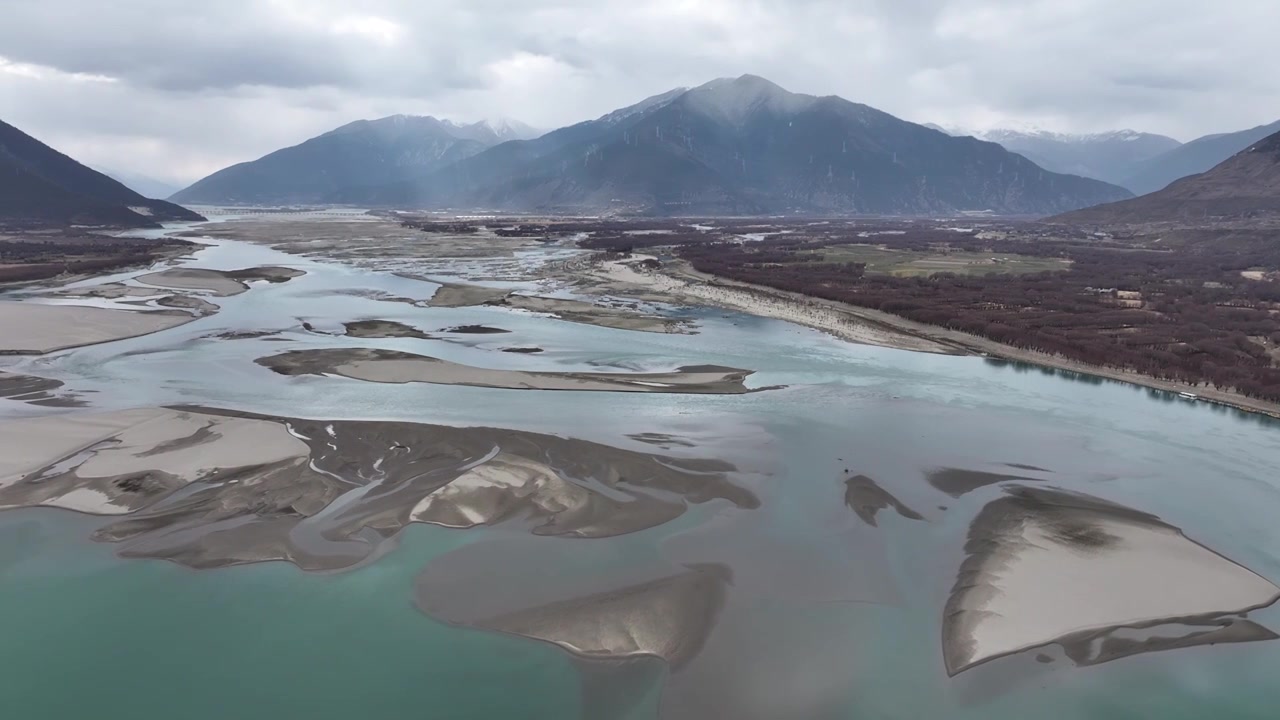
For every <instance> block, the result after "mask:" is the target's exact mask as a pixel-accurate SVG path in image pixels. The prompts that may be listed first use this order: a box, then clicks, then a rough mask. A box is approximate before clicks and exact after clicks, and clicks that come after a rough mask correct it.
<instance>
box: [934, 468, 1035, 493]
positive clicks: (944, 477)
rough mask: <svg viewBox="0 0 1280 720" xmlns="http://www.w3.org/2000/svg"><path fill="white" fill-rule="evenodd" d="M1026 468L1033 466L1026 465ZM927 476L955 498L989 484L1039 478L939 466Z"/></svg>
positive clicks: (936, 485)
mask: <svg viewBox="0 0 1280 720" xmlns="http://www.w3.org/2000/svg"><path fill="white" fill-rule="evenodd" d="M1011 467H1012V466H1011ZM1024 469H1031V468H1029V467H1024ZM925 477H927V478H928V480H929V484H930V485H932V486H934V487H935V488H937V489H938V490H940V491H942V492H944V493H946V494H948V495H950V496H951V497H953V498H958V497H961V496H964V495H967V494H969V493H971V492H973V491H974V490H978V489H979V488H984V487H987V486H988V485H998V484H1000V483H1003V482H1015V481H1017V482H1036V481H1038V480H1039V478H1033V477H1024V476H1022V475H1007V474H1005V473H993V472H986V471H983V470H966V469H964V468H938V469H936V470H931V471H929V472H928V473H926V475H925Z"/></svg>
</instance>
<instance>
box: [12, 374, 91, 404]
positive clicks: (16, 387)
mask: <svg viewBox="0 0 1280 720" xmlns="http://www.w3.org/2000/svg"><path fill="white" fill-rule="evenodd" d="M63 385H64V383H63V382H62V381H61V380H53V379H51V378H42V377H35V376H33V375H16V374H14V373H5V372H0V398H5V399H8V400H13V401H15V402H25V403H30V404H32V405H43V406H45V407H82V406H84V405H85V402H84V401H83V400H80V399H78V396H77V395H76V394H75V393H70V392H58V390H59V389H60V388H62V387H63Z"/></svg>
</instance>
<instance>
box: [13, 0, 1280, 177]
mask: <svg viewBox="0 0 1280 720" xmlns="http://www.w3.org/2000/svg"><path fill="white" fill-rule="evenodd" d="M0 17H2V18H3V22H0V119H3V120H5V121H7V122H10V123H12V124H14V125H17V126H18V127H20V128H22V129H24V130H26V131H27V132H29V133H31V134H33V135H35V136H36V137H38V138H40V139H41V140H44V141H45V142H48V143H50V144H53V145H55V146H56V147H58V148H59V149H60V150H63V151H64V152H67V153H68V154H71V155H73V156H74V157H76V158H77V159H80V160H82V161H84V162H88V163H90V164H93V165H95V166H99V167H105V168H112V169H116V170H120V171H126V172H137V173H144V174H148V175H151V176H154V177H157V178H162V179H166V180H171V181H174V182H187V181H190V180H194V179H196V178H198V177H201V176H203V175H205V174H207V173H209V172H212V171H214V170H216V169H218V168H221V167H223V166H225V165H228V164H231V163H234V162H239V161H242V160H248V159H253V158H255V157H258V156H260V155H262V154H265V153H267V152H269V151H271V150H274V149H276V148H279V147H282V146H285V145H292V144H296V143H298V142H300V141H302V140H305V139H306V138H308V137H311V136H313V135H316V134H318V133H320V132H323V131H326V130H329V129H331V128H333V127H336V126H338V125H341V124H343V123H346V122H349V121H351V120H355V119H359V118H371V117H381V116H384V115H391V114H396V113H413V114H432V115H436V116H439V117H448V118H452V119H457V120H472V119H482V118H488V117H511V118H515V119H518V120H521V121H523V122H527V123H530V124H532V125H535V126H537V127H542V128H553V127H558V126H560V125H564V124H567V123H571V122H575V121H578V120H582V119H586V118H589V117H595V116H598V115H601V114H603V113H605V112H608V111H609V110H612V109H614V108H617V107H621V106H624V105H628V104H631V103H633V102H636V101H638V100H640V99H642V98H644V97H646V96H648V95H653V94H656V93H659V92H662V91H665V90H668V89H671V88H673V87H678V86H691V85H697V84H700V83H703V82H706V81H707V80H710V79H712V78H715V77H722V76H734V75H741V74H743V73H755V74H758V75H763V76H765V77H767V78H769V79H771V80H773V81H774V82H777V83H779V84H781V85H783V86H784V87H787V88H788V89H791V90H794V91H797V92H806V93H813V94H820V95H827V94H836V95H841V96H843V97H846V98H849V99H851V100H855V101H858V102H863V103H867V104H869V105H873V106H875V107H878V108H880V109H882V110H886V111H888V112H891V113H893V114H895V115H898V116H900V117H904V118H907V119H909V120H914V121H917V122H936V123H939V124H943V125H954V126H962V127H971V128H986V127H996V126H1007V125H1034V126H1039V127H1043V128H1046V129H1051V130H1059V131H1065V132H1094V131H1101V130H1108V129H1116V128H1122V127H1132V128H1135V129H1139V130H1147V131H1153V132H1162V133H1165V134H1168V135H1172V136H1174V137H1176V138H1178V139H1180V140H1188V139H1191V138H1193V137H1196V136H1199V135H1202V134H1206V133H1211V132H1223V131H1231V130H1238V129H1242V128H1245V127H1251V126H1254V125H1259V124H1263V123H1268V122H1272V121H1274V120H1276V119H1278V118H1280V74H1278V73H1276V72H1275V69H1276V68H1277V67H1280V45H1278V44H1277V43H1276V42H1275V29H1276V28H1277V27H1280V2H1276V0H1216V1H1215V2H1207V1H1205V0H775V1H773V2H766V1H763V0H360V2H341V1H339V0H217V1H216V2H214V1H213V0H119V1H118V2H102V0H0Z"/></svg>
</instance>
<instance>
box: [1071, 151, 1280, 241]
mask: <svg viewBox="0 0 1280 720" xmlns="http://www.w3.org/2000/svg"><path fill="white" fill-rule="evenodd" d="M1050 221H1052V222H1064V223H1072V224H1086V225H1099V226H1106V225H1135V224H1147V223H1173V224H1180V225H1197V226H1199V225H1208V224H1213V223H1219V222H1241V221H1246V222H1256V221H1264V222H1271V223H1274V222H1280V132H1276V133H1274V134H1272V135H1269V136H1267V137H1265V138H1263V139H1262V140H1259V141H1258V142H1256V143H1254V144H1252V145H1250V146H1249V147H1247V148H1245V149H1244V150H1242V151H1240V152H1238V153H1236V154H1235V155H1233V156H1231V157H1230V158H1228V159H1227V160H1226V161H1224V162H1222V163H1220V164H1219V165H1217V166H1215V167H1213V168H1212V169H1210V170H1208V171H1207V172H1204V173H1201V174H1198V175H1192V176H1190V177H1185V178H1182V179H1181V180H1178V181H1176V182H1174V183H1173V184H1171V185H1169V186H1168V187H1166V188H1164V189H1162V190H1159V191H1157V192H1154V193H1151V194H1149V195H1143V196H1142V197H1138V198H1133V199H1131V200H1125V201H1122V202H1116V203H1109V204H1106V205H1099V206H1096V207H1091V208H1086V209H1084V210H1078V211H1075V212H1070V213H1066V214H1064V215H1060V216H1058V217H1054V218H1050Z"/></svg>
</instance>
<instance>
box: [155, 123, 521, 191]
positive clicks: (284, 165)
mask: <svg viewBox="0 0 1280 720" xmlns="http://www.w3.org/2000/svg"><path fill="white" fill-rule="evenodd" d="M537 134H538V133H537V131H536V130H533V129H532V128H530V127H529V126H527V125H524V124H523V123H519V122H516V121H512V120H503V121H497V122H478V123H473V124H470V125H462V124H457V123H453V122H450V121H448V120H437V119H436V118H433V117H429V116H415V115H393V116H391V117H385V118H382V119H380V120H358V121H356V122H353V123H350V124H347V125H343V126H342V127H340V128H338V129H336V130H333V131H331V132H327V133H325V134H323V135H320V136H319V137H315V138H312V139H310V140H307V141H306V142H304V143H302V144H300V145H295V146H293V147H288V148H284V149H283V150H277V151H275V152H273V153H271V154H269V155H266V156H264V157H262V158H259V159H257V160H254V161H252V162H245V163H240V164H239V165H233V166H231V167H229V168H226V169H223V170H219V171H218V172H216V173H214V174H212V175H210V176H209V177H206V178H204V179H203V180H200V181H199V182H197V183H195V184H194V185H192V186H190V187H188V188H186V189H184V190H180V191H178V192H177V193H174V194H173V195H172V196H171V197H170V199H171V200H173V201H174V202H184V203H195V204H239V205H289V204H317V203H327V202H332V201H333V198H334V197H336V196H339V195H348V194H350V195H355V196H359V195H360V190H359V189H360V188H364V187H370V186H378V185H385V184H387V183H394V182H400V181H408V180H411V179H413V178H418V177H421V176H423V175H425V174H426V173H429V172H430V171H432V170H435V169H436V168H439V167H443V166H445V165H448V164H450V163H453V162H456V161H458V160H461V159H463V158H467V157H470V156H472V155H475V154H476V153H479V152H481V151H483V150H485V149H486V148H490V147H493V146H494V145H498V144H500V143H503V142H506V141H508V140H521V139H526V138H529V137H536V136H537Z"/></svg>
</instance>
